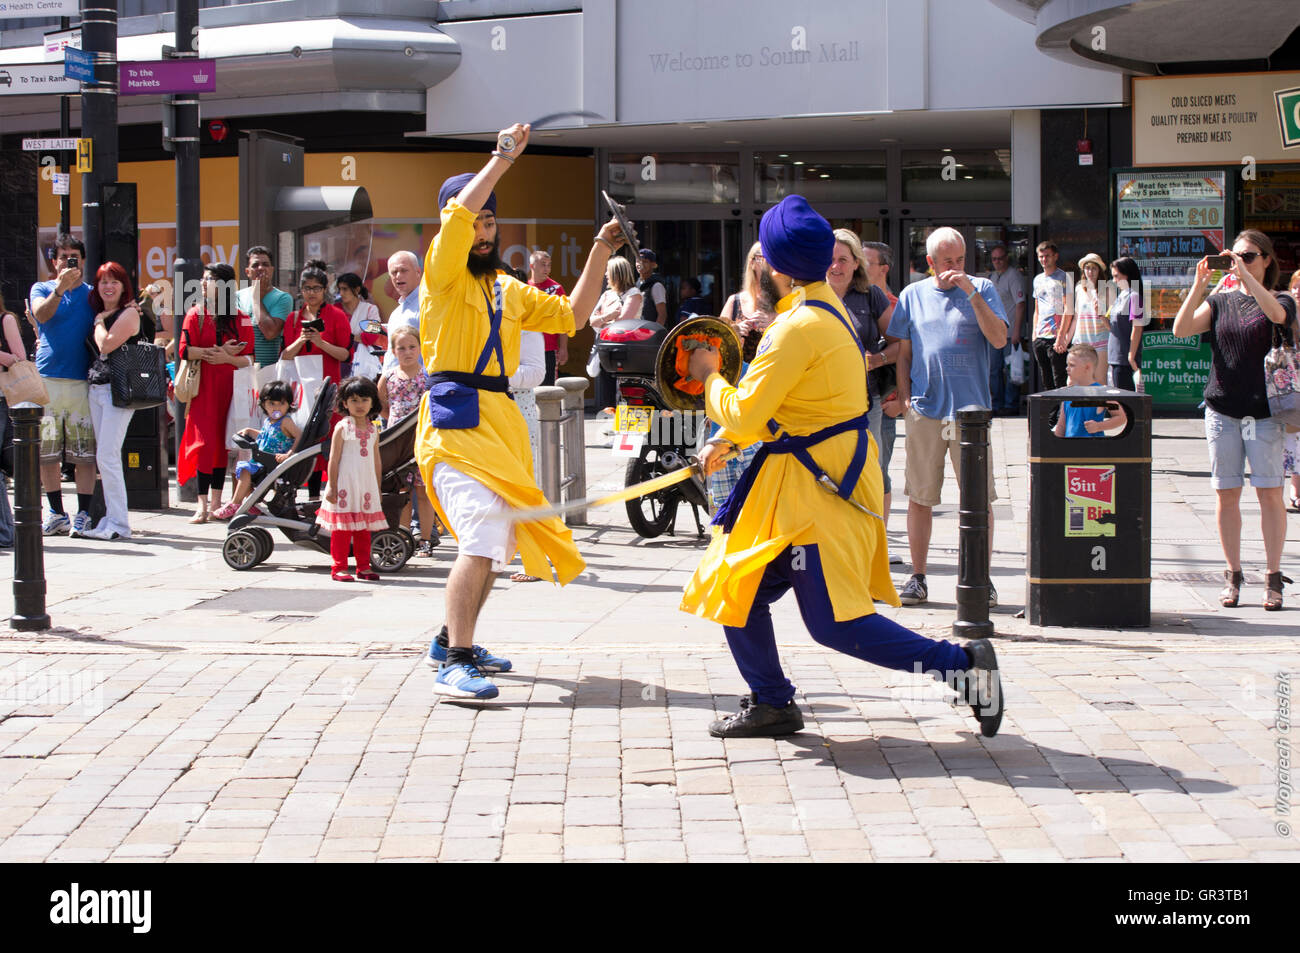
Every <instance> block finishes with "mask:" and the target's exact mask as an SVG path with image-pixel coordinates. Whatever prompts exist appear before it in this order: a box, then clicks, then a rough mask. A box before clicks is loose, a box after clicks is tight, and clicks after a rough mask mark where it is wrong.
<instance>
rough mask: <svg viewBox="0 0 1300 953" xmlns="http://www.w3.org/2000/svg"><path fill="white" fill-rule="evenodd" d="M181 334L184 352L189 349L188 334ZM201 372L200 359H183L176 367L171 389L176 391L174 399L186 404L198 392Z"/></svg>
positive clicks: (183, 332)
mask: <svg viewBox="0 0 1300 953" xmlns="http://www.w3.org/2000/svg"><path fill="white" fill-rule="evenodd" d="M181 335H182V336H183V337H184V338H185V353H186V354H188V353H189V350H190V336H189V333H188V332H185V331H182V332H181ZM202 373H203V363H202V362H201V361H191V360H188V359H187V360H184V361H181V362H180V365H179V366H178V367H177V368H176V384H175V386H174V387H173V390H174V391H175V393H176V399H177V400H179V401H180V402H181V403H182V404H188V403H189V402H190V401H192V400H193V399H194V397H195V395H197V394H198V392H199V379H200V377H201V376H202Z"/></svg>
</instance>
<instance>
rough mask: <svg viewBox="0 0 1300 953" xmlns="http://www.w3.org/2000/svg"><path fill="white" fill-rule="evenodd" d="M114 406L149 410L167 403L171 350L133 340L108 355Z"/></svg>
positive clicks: (109, 381)
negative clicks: (168, 361) (169, 354)
mask: <svg viewBox="0 0 1300 953" xmlns="http://www.w3.org/2000/svg"><path fill="white" fill-rule="evenodd" d="M107 364H108V378H109V380H108V383H109V387H110V388H111V394H112V397H113V406H114V407H122V408H125V409H128V410H147V409H149V408H150V407H157V406H159V405H160V404H163V403H166V401H167V349H166V348H164V347H160V346H159V345H157V344H151V343H150V342H148V341H141V340H138V339H137V340H133V341H127V342H126V343H125V344H122V345H120V346H118V347H117V348H116V349H114V351H113V352H112V353H111V354H109V355H108V361H107Z"/></svg>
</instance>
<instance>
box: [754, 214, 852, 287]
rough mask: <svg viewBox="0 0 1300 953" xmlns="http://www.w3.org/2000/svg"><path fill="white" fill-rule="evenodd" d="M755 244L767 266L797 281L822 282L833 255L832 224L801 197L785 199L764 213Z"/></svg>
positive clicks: (833, 233) (833, 235)
mask: <svg viewBox="0 0 1300 953" xmlns="http://www.w3.org/2000/svg"><path fill="white" fill-rule="evenodd" d="M758 241H759V244H761V245H762V246H763V257H764V258H766V259H767V263H768V264H769V265H771V266H772V267H773V268H774V269H775V270H777V271H779V272H780V273H781V274H783V275H789V276H790V277H791V278H797V279H799V280H800V281H824V280H825V279H826V269H827V268H829V267H830V266H831V258H832V257H834V254H835V232H834V231H832V229H831V223H830V222H828V221H826V219H824V218H822V217H821V216H820V215H818V214H817V213H816V212H814V211H813V210H812V206H810V205H809V204H808V201H807V200H806V199H805V198H804V197H803V196H802V195H787V196H786V197H785V198H783V199H782V200H781V201H780V202H778V203H777V204H776V205H774V206H772V207H771V208H770V209H768V210H767V211H766V212H764V213H763V218H762V220H761V221H760V222H759V223H758Z"/></svg>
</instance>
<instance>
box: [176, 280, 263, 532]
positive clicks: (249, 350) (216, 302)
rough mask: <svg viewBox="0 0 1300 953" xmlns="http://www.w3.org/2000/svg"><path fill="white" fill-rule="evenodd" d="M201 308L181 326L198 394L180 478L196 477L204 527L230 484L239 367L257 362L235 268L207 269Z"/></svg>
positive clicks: (197, 516) (189, 416)
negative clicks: (239, 306) (197, 371)
mask: <svg viewBox="0 0 1300 953" xmlns="http://www.w3.org/2000/svg"><path fill="white" fill-rule="evenodd" d="M203 299H204V300H203V305H202V306H201V308H200V307H199V306H196V307H194V308H191V309H190V312H189V313H188V314H187V315H185V322H184V323H183V324H182V325H181V337H180V341H179V342H178V344H177V359H178V360H199V361H202V362H203V371H202V374H201V376H200V378H199V392H198V393H197V394H196V395H195V396H194V399H193V400H191V401H190V403H189V406H188V407H186V408H185V435H184V437H183V438H182V440H181V451H180V459H179V460H177V461H176V480H177V482H178V484H184V483H185V482H186V481H187V480H189V479H191V478H192V477H195V476H197V477H198V481H199V486H198V496H199V500H198V505H197V507H196V508H195V510H194V516H193V517H191V519H190V522H191V523H206V522H207V521H208V518H209V516H210V514H211V511H212V510H215V509H216V508H217V507H219V506H220V505H221V493H222V489H223V487H224V484H225V481H226V462H227V460H228V459H229V457H228V452H227V450H226V415H227V413H229V411H230V398H231V396H232V395H233V393H234V376H235V368H237V367H247V366H248V365H249V364H251V363H252V362H253V356H252V355H253V325H252V322H250V321H249V319H248V316H247V315H245V314H243V313H242V312H240V311H236V310H234V300H235V270H234V269H233V268H231V267H230V266H229V265H224V264H221V263H220V262H216V263H213V264H211V265H208V266H206V267H205V268H204V270H203Z"/></svg>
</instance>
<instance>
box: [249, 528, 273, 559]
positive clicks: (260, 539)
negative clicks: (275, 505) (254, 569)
mask: <svg viewBox="0 0 1300 953" xmlns="http://www.w3.org/2000/svg"><path fill="white" fill-rule="evenodd" d="M248 532H250V533H252V534H253V535H254V536H255V537H256V538H257V546H258V553H257V561H256V562H255V563H253V565H254V566H260V565H261V564H262V563H264V562H266V561H267V559H269V558H270V556H271V551H272V550H274V549H275V538H274V537H273V536H271V534H270V533H269V532H268V531H267V530H264V529H262V528H261V527H260V526H255V527H252V528H251V529H249V530H248Z"/></svg>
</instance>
